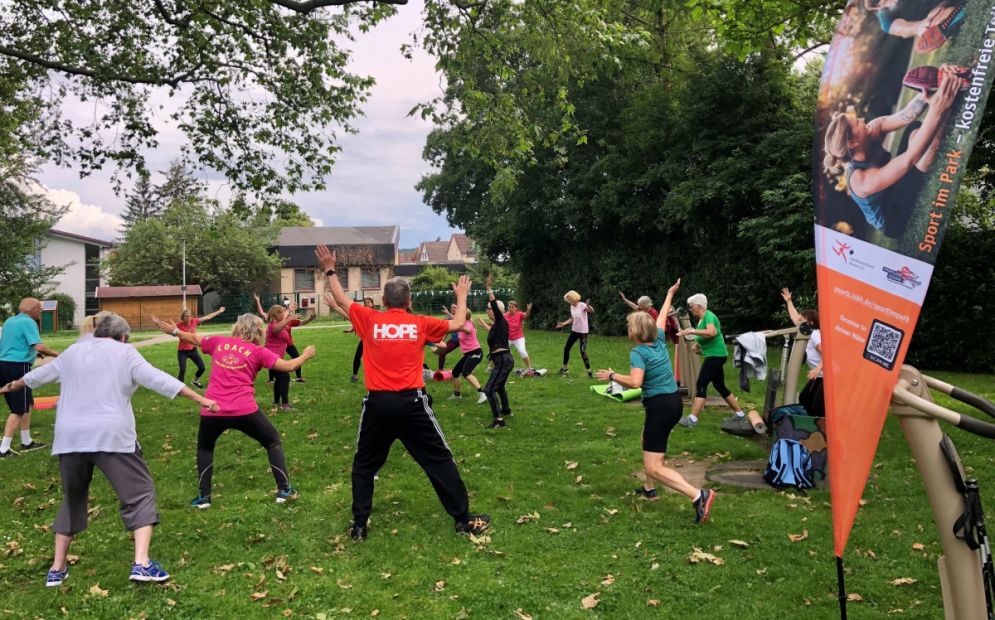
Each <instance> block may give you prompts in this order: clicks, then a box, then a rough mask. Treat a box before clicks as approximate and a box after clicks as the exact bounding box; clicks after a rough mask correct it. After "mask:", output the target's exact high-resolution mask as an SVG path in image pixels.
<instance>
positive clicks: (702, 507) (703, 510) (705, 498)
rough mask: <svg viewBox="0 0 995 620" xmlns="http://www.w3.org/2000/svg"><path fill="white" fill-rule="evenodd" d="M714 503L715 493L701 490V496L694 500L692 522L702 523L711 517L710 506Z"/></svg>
mask: <svg viewBox="0 0 995 620" xmlns="http://www.w3.org/2000/svg"><path fill="white" fill-rule="evenodd" d="M714 502H715V491H711V490H709V489H702V490H701V495H700V496H698V499H696V500H694V522H695V523H704V522H705V521H708V519H709V517H711V516H712V504H713V503H714Z"/></svg>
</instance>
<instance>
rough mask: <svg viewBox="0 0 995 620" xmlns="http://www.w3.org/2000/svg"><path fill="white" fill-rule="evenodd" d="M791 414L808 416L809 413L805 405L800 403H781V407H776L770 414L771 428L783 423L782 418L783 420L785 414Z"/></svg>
mask: <svg viewBox="0 0 995 620" xmlns="http://www.w3.org/2000/svg"><path fill="white" fill-rule="evenodd" d="M789 415H804V416H807V415H809V413H808V411H806V410H805V407H803V406H802V405H800V404H798V403H795V404H793V405H781V406H780V407H776V408H774V409H772V410H771V412H770V415H769V416H768V421H767V424H768V426H770V427H771V428H775V427H776V426H777V425H778V424H780V423H781V420H783V419H784V417H785V416H789Z"/></svg>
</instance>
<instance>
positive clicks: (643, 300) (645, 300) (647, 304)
mask: <svg viewBox="0 0 995 620" xmlns="http://www.w3.org/2000/svg"><path fill="white" fill-rule="evenodd" d="M636 305H637V306H639V307H640V308H652V307H653V300H652V299H650V298H649V296H648V295H643V296H642V297H640V298H639V299H637V300H636Z"/></svg>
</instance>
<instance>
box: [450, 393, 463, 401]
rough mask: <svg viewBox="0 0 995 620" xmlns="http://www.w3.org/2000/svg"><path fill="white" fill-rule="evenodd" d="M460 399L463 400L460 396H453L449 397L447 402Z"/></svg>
mask: <svg viewBox="0 0 995 620" xmlns="http://www.w3.org/2000/svg"><path fill="white" fill-rule="evenodd" d="M461 398H463V395H462V394H453V395H452V396H450V397H449V400H460V399H461Z"/></svg>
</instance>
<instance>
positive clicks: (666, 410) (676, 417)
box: [643, 392, 684, 454]
mask: <svg viewBox="0 0 995 620" xmlns="http://www.w3.org/2000/svg"><path fill="white" fill-rule="evenodd" d="M643 409H645V410H646V421H645V422H644V423H643V451H645V452H659V453H661V454H666V452H667V441H668V440H669V439H670V431H672V430H674V427H675V426H677V422H678V421H680V419H681V413H682V410H683V409H684V404H683V403H682V402H681V395H680V394H679V393H677V392H673V393H671V394H658V395H656V396H651V397H649V398H644V399H643Z"/></svg>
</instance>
